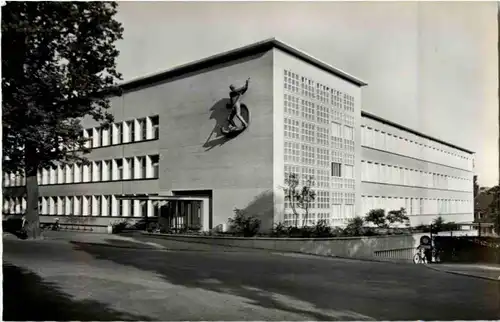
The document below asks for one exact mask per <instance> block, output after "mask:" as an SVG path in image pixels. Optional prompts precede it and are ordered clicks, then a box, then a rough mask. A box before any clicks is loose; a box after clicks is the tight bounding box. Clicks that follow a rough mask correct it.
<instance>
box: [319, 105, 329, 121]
mask: <svg viewBox="0 0 500 322" xmlns="http://www.w3.org/2000/svg"><path fill="white" fill-rule="evenodd" d="M329 120H330V108H329V107H328V106H324V105H321V104H317V105H316V122H318V123H322V124H329V122H330V121H329Z"/></svg>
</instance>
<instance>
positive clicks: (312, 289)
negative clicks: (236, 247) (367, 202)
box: [76, 245, 500, 320]
mask: <svg viewBox="0 0 500 322" xmlns="http://www.w3.org/2000/svg"><path fill="white" fill-rule="evenodd" d="M76 249H77V250H80V251H85V252H86V253H88V254H91V255H93V256H94V257H95V258H97V259H102V260H110V261H113V262H115V263H118V264H120V265H128V266H132V267H135V268H138V269H141V270H146V271H150V272H155V273H157V274H159V275H161V276H163V277H164V278H165V280H167V281H168V282H169V283H172V284H175V285H182V286H185V287H192V288H201V289H205V290H210V291H214V292H219V293H226V294H233V295H236V296H241V297H244V298H247V299H249V300H250V303H253V304H254V305H259V306H261V307H265V308H271V309H278V310H282V311H286V312H293V313H297V314H301V315H303V316H308V317H310V319H314V320H363V319H367V318H368V317H371V318H374V319H377V320H409V319H410V320H413V319H424V320H478V319H479V320H482V319H484V320H491V319H493V320H497V319H498V318H500V284H498V283H494V282H492V283H488V282H486V281H476V280H471V279H464V278H460V277H456V276H452V275H447V274H440V273H438V272H434V271H431V270H429V269H427V268H425V267H416V266H415V265H391V264H388V263H369V262H359V263H352V262H351V263H344V262H341V261H334V260H332V261H327V260H315V259H306V258H288V257H278V256H273V255H269V254H267V255H262V254H257V253H247V254H246V255H242V254H228V253H219V254H217V253H202V252H199V253H197V254H196V255H193V253H192V252H169V253H160V252H141V251H140V250H135V251H134V250H126V251H121V250H120V251H116V250H115V251H113V250H111V248H105V247H100V248H99V247H94V246H90V245H79V246H78V247H77V248H76ZM139 252H140V253H139ZM353 265H358V266H356V268H355V269H353ZM355 312H357V313H355Z"/></svg>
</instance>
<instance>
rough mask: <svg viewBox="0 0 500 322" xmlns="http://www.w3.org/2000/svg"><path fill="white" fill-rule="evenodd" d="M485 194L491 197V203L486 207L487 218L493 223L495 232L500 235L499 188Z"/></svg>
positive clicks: (491, 189)
mask: <svg viewBox="0 0 500 322" xmlns="http://www.w3.org/2000/svg"><path fill="white" fill-rule="evenodd" d="M487 194H488V195H490V196H492V201H491V203H490V204H489V206H488V213H487V218H488V221H490V222H491V223H493V227H494V228H495V232H496V233H497V234H500V186H494V187H493V188H490V189H488V191H487Z"/></svg>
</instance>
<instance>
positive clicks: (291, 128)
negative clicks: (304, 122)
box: [284, 118, 300, 140]
mask: <svg viewBox="0 0 500 322" xmlns="http://www.w3.org/2000/svg"><path fill="white" fill-rule="evenodd" d="M284 123H285V124H284V129H285V137H286V138H290V139H296V140H298V139H300V122H299V121H297V120H294V119H290V118H285V122H284Z"/></svg>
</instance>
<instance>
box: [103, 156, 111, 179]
mask: <svg viewBox="0 0 500 322" xmlns="http://www.w3.org/2000/svg"><path fill="white" fill-rule="evenodd" d="M111 166H112V163H111V160H106V161H104V163H103V169H102V180H103V181H108V180H111V175H112V170H113V169H112V168H111Z"/></svg>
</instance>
